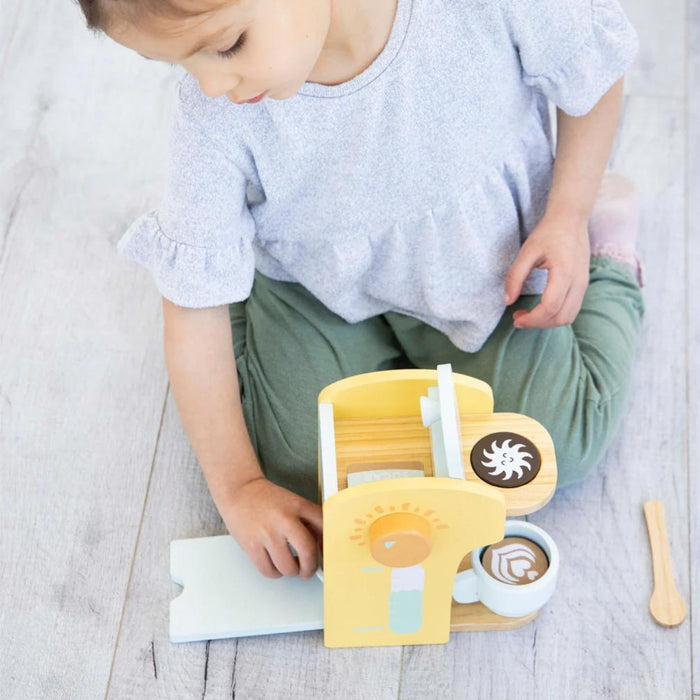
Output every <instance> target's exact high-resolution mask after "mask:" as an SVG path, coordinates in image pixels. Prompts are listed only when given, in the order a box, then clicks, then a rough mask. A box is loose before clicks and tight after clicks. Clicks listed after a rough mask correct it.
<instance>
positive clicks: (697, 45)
mask: <svg viewBox="0 0 700 700" xmlns="http://www.w3.org/2000/svg"><path fill="white" fill-rule="evenodd" d="M623 4H624V6H625V8H626V10H627V12H628V14H629V16H630V18H631V19H632V21H633V22H634V24H635V26H636V27H637V29H638V31H639V34H640V37H641V42H642V48H641V51H640V53H639V56H638V58H637V61H636V63H635V66H634V67H633V68H632V69H631V71H630V72H629V73H628V77H627V82H626V91H627V96H626V98H625V104H624V113H623V122H622V127H621V130H620V132H619V136H618V139H617V142H616V145H615V148H614V151H613V154H612V159H611V165H612V167H614V168H615V169H618V170H621V171H623V172H626V173H629V174H631V175H633V177H634V179H635V180H636V182H637V183H638V185H639V188H640V190H641V192H642V196H643V217H642V231H641V244H640V247H641V250H642V253H643V257H644V259H645V261H646V270H647V278H648V283H647V287H646V301H647V315H646V319H645V334H644V343H643V347H642V349H641V352H640V354H639V357H638V361H637V366H636V375H635V380H634V388H633V396H632V401H631V404H630V409H629V413H628V415H627V417H626V420H625V423H624V426H623V429H622V431H621V433H620V435H619V439H617V441H616V442H615V443H614V445H613V447H612V448H611V449H610V451H609V453H608V455H607V459H606V460H605V462H604V463H603V464H601V465H600V468H599V469H598V470H597V471H596V472H595V473H594V474H593V475H592V476H591V477H590V478H589V479H588V481H587V482H586V483H584V484H582V485H579V486H574V487H571V488H568V489H563V490H561V491H560V492H558V493H557V495H556V496H555V497H554V499H553V500H552V501H551V502H550V503H549V505H548V506H547V507H546V508H544V509H543V511H541V512H539V513H536V514H534V515H532V516H530V517H529V519H530V520H531V521H533V522H535V523H537V524H539V525H541V526H543V527H544V528H545V529H546V530H547V531H548V532H549V533H550V534H551V535H552V536H553V537H554V539H555V540H556V541H557V543H558V545H559V548H560V550H561V554H562V570H561V573H560V582H559V586H558V589H557V591H556V593H555V596H554V598H553V599H552V601H551V602H550V603H549V604H548V605H547V606H546V608H545V609H544V610H543V611H542V613H541V614H540V616H539V617H538V618H537V619H536V620H535V621H534V622H533V623H531V624H530V625H528V626H526V627H523V628H521V629H518V630H516V631H513V632H499V633H493V632H490V633H473V634H461V635H460V634H455V635H453V637H452V639H451V641H450V643H449V644H447V645H441V646H426V647H405V648H401V647H392V648H379V649H378V648H373V649H349V650H347V649H346V650H329V649H326V648H324V646H323V643H322V635H321V634H320V633H318V632H307V633H301V634H289V635H283V636H269V637H258V638H251V639H241V640H239V641H217V642H212V643H192V644H182V645H172V644H170V643H169V641H168V633H167V632H168V630H167V626H168V601H169V600H170V599H171V598H172V597H173V596H174V595H176V594H177V593H178V592H179V588H178V587H177V586H175V585H174V584H172V583H171V582H170V580H169V576H168V544H169V542H170V541H171V540H172V539H176V538H182V537H194V536H203V535H213V534H221V533H223V532H225V530H224V527H223V525H222V522H221V520H220V519H219V517H218V515H217V513H216V510H215V508H214V506H213V505H212V503H211V500H210V498H209V496H208V493H207V490H206V485H205V483H204V481H203V478H202V476H201V473H200V470H199V467H198V465H197V462H196V460H195V457H194V455H193V452H192V450H191V448H190V446H189V443H188V440H187V437H186V435H185V434H184V431H183V428H182V426H181V423H180V420H179V417H178V414H177V411H176V408H175V406H174V403H173V399H172V395H171V393H170V392H169V389H168V377H167V373H166V369H165V365H164V359H163V351H162V340H161V333H162V319H161V305H160V297H159V296H158V294H157V291H156V289H155V287H154V286H153V284H152V282H151V279H150V278H149V276H148V274H147V273H146V272H145V271H144V270H143V269H141V268H139V267H138V266H136V265H134V264H132V263H128V262H126V261H124V260H122V259H121V258H119V257H118V256H117V254H116V251H115V244H116V242H117V240H118V239H119V237H120V236H121V234H122V233H123V232H124V230H125V228H126V227H127V225H128V224H129V223H130V222H131V221H132V220H133V219H135V218H136V217H137V216H138V215H139V214H141V213H143V212H145V211H146V210H148V209H149V208H150V207H151V206H155V204H156V203H157V201H158V197H159V193H160V190H161V187H162V185H163V182H164V177H165V163H166V138H167V126H168V122H169V115H170V110H171V107H172V102H173V98H174V91H173V88H174V85H175V83H176V80H177V78H178V77H179V74H178V73H175V72H173V69H171V68H169V67H168V66H166V65H159V64H156V63H152V62H148V61H144V60H143V59H142V58H140V57H138V56H137V55H136V54H133V53H131V52H128V51H127V50H125V49H122V48H121V47H119V46H117V45H115V44H113V43H112V42H110V41H109V40H107V39H105V38H102V39H98V38H96V37H94V36H92V35H91V34H89V32H88V31H87V30H86V29H85V28H84V26H83V23H82V20H81V15H80V14H79V11H78V9H77V6H75V5H74V4H73V3H72V2H70V1H69V0H62V1H61V2H55V1H51V2H49V0H33V1H32V2H29V3H28V2H21V0H5V2H4V3H3V8H2V11H1V13H0V465H1V466H0V468H1V472H0V477H1V482H0V696H2V697H3V698H13V699H24V698H30V699H32V700H33V699H35V698H42V699H43V698H70V699H71V700H74V699H76V698H91V699H92V698H100V697H109V698H115V699H116V698H120V699H121V698H125V699H132V698H136V699H141V698H148V699H150V698H228V697H237V698H245V699H248V698H252V699H255V700H257V699H258V698H272V699H275V700H276V699H277V698H283V697H284V698H324V699H325V698H343V699H345V698H369V699H372V700H374V699H375V698H387V699H389V698H392V699H393V698H401V699H402V700H408V699H409V698H431V699H432V698H467V697H469V698H492V699H501V698H502V699H507V700H511V699H516V700H525V699H527V698H577V699H580V698H586V699H587V698H592V699H593V698H595V699H598V698H630V699H632V698H634V700H640V699H641V698H654V699H663V700H666V699H669V698H673V699H675V698H691V697H692V696H693V694H695V696H696V697H700V616H698V615H696V616H695V619H693V616H692V609H693V603H694V604H695V608H696V610H697V609H698V607H699V606H700V586H698V585H697V584H698V582H699V581H700V547H699V546H698V545H697V542H698V540H699V538H700V515H699V512H698V511H699V509H698V508H697V506H696V507H695V508H691V504H692V503H696V504H698V503H699V502H700V477H699V476H698V468H697V467H698V442H699V441H700V398H699V389H700V384H699V383H698V375H699V374H700V353H699V352H698V349H699V348H700V275H699V274H698V265H699V263H700V241H699V240H698V239H699V238H700V224H698V218H699V216H700V184H699V183H700V160H699V157H700V0H665V1H664V2H658V0H657V1H653V0H624V1H623ZM647 499H659V500H661V501H663V503H664V504H665V506H666V517H667V526H668V532H669V536H670V541H671V550H672V559H673V562H674V566H675V575H676V581H677V583H678V587H679V590H680V591H681V593H682V594H683V596H684V597H685V598H686V600H687V601H688V604H689V612H690V614H689V616H688V618H687V619H686V621H685V622H684V623H683V624H682V625H681V626H680V627H678V628H675V629H670V630H669V629H663V628H661V627H658V626H657V625H655V624H654V623H653V621H652V620H651V618H650V615H649V612H648V602H649V597H650V594H651V590H652V578H651V569H650V552H649V542H648V539H647V534H646V529H645V525H644V519H643V514H642V504H643V502H644V501H645V500H647ZM692 582H695V584H696V585H695V586H693V585H692ZM693 641H694V643H693ZM693 669H695V671H694V672H693Z"/></svg>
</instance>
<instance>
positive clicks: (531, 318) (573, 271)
mask: <svg viewBox="0 0 700 700" xmlns="http://www.w3.org/2000/svg"><path fill="white" fill-rule="evenodd" d="M623 80H624V78H621V79H620V80H618V82H616V83H615V84H614V85H613V86H612V87H611V88H610V90H608V92H606V93H605V95H603V97H602V98H601V99H600V101H599V102H598V103H597V104H596V105H595V107H593V109H592V110H591V111H590V112H588V114H585V115H584V116H582V117H572V116H569V115H568V114H566V113H565V112H563V111H562V110H561V109H559V108H557V152H556V158H555V161H554V172H553V175H552V187H551V190H550V193H549V198H548V200H547V211H546V212H545V215H544V216H543V217H542V220H541V221H540V222H539V224H538V225H537V226H536V227H535V229H534V230H533V231H532V233H531V234H530V235H529V236H528V238H527V239H526V240H525V243H523V246H522V248H521V249H520V253H519V254H518V257H517V258H516V260H515V262H514V263H513V265H512V267H511V269H510V271H509V273H508V276H507V278H506V286H505V289H506V295H505V303H506V304H511V303H513V302H514V301H515V300H516V299H517V298H518V296H519V295H520V291H521V289H522V286H523V283H524V282H525V279H526V278H527V276H528V275H529V274H530V272H531V271H532V269H533V268H534V267H539V268H544V269H546V270H549V280H548V282H547V287H546V289H545V291H544V294H543V295H542V299H541V301H540V303H539V304H538V305H537V306H536V307H535V308H534V309H532V310H531V311H526V310H520V311H516V312H515V313H514V314H513V320H514V322H515V325H516V327H518V328H545V327H551V326H561V325H567V324H569V323H571V322H572V321H573V320H574V319H575V318H576V316H577V314H578V312H579V310H580V309H581V301H582V299H583V295H584V293H585V291H586V288H587V286H588V265H589V256H590V247H589V242H588V219H589V217H590V214H591V211H592V210H593V204H594V202H595V198H596V195H597V193H598V189H599V187H600V183H601V180H602V177H603V172H604V170H605V165H606V163H607V160H608V157H609V156H610V151H611V149H612V145H613V141H614V139H615V133H616V131H617V126H618V122H619V119H620V111H621V106H622V86H623Z"/></svg>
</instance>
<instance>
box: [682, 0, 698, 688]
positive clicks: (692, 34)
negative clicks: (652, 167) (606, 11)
mask: <svg viewBox="0 0 700 700" xmlns="http://www.w3.org/2000/svg"><path fill="white" fill-rule="evenodd" d="M688 39H689V42H688V64H687V65H688V83H687V100H688V103H687V114H688V142H687V144H688V145H687V153H688V163H687V168H686V187H687V195H686V196H687V214H688V221H687V229H686V236H687V245H688V255H687V258H686V265H685V277H686V284H687V285H688V315H687V323H688V475H689V489H688V510H689V517H690V521H689V526H690V556H691V559H690V564H691V568H690V581H691V590H690V595H691V597H690V600H688V598H687V597H686V602H687V603H689V604H690V606H689V609H688V613H689V618H690V624H691V625H692V628H691V635H692V637H691V638H692V643H691V650H692V665H693V692H694V693H696V697H700V619H698V613H699V612H700V546H699V545H698V542H699V541H700V509H699V508H698V503H700V474H699V473H698V450H697V445H698V441H700V396H699V394H700V275H699V274H698V270H700V240H699V239H700V2H698V1H697V0H689V2H688ZM693 613H694V614H693Z"/></svg>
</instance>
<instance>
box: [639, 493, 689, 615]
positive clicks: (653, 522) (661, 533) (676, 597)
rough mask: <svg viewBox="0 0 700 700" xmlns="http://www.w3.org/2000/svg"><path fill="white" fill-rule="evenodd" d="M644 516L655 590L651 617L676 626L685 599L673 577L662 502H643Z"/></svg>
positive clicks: (683, 611) (651, 602)
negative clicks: (647, 531)
mask: <svg viewBox="0 0 700 700" xmlns="http://www.w3.org/2000/svg"><path fill="white" fill-rule="evenodd" d="M644 516H645V517H646V521H647V529H648V530H649V542H650V543H651V558H652V565H653V568H654V592H653V593H652V594H651V600H650V601H649V610H650V611H651V616H652V617H653V618H654V619H655V620H656V621H657V622H658V623H659V624H660V625H663V626H664V627H675V626H676V625H680V624H681V622H683V620H684V619H685V601H684V600H683V598H681V595H680V593H679V592H678V590H677V589H676V584H675V582H674V580H673V568H672V567H671V556H670V555H669V551H668V535H667V534H666V519H665V517H664V504H663V503H661V501H647V502H646V503H645V504H644Z"/></svg>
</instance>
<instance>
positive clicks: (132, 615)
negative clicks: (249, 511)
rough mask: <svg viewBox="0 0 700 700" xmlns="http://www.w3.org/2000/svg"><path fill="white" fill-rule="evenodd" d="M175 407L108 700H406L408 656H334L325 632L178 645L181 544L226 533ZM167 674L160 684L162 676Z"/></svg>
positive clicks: (363, 652)
mask: <svg viewBox="0 0 700 700" xmlns="http://www.w3.org/2000/svg"><path fill="white" fill-rule="evenodd" d="M225 532H226V529H225V526H224V524H223V522H222V521H221V519H220V518H219V515H218V513H217V512H216V509H215V507H214V505H213V503H212V501H211V498H210V496H209V493H208V491H207V487H206V483H205V481H204V478H203V476H202V473H201V470H200V468H199V466H198V464H197V460H196V458H195V456H194V454H193V453H192V451H191V448H190V446H189V442H188V440H187V436H186V434H185V432H184V430H183V428H182V425H181V422H180V420H179V417H178V414H177V411H176V408H175V406H174V402H172V401H171V400H169V401H168V405H167V410H166V415H165V419H164V422H163V428H162V431H161V439H160V441H159V447H158V453H157V456H156V461H155V467H154V471H153V479H152V482H151V487H150V490H149V498H148V503H147V506H146V511H145V515H144V520H143V529H142V532H141V537H140V541H139V548H138V553H137V558H136V561H135V565H134V571H133V576H132V579H131V585H130V588H129V593H128V599H127V604H126V607H125V611H124V619H123V622H122V627H121V631H120V636H119V640H118V647H117V652H116V655H115V663H114V669H113V673H112V679H111V683H110V687H109V692H108V696H109V697H112V698H130V697H167V698H171V697H174V698H179V697H194V696H197V697H204V694H205V692H206V697H208V698H210V697H211V698H218V697H231V693H232V690H234V686H235V693H236V696H237V697H241V698H255V699H256V700H258V699H260V700H263V699H265V698H270V699H271V700H277V699H278V698H281V697H289V698H295V699H296V698H300V699H301V698H318V697H323V698H324V699H325V698H330V699H334V698H338V700H341V699H342V700H344V699H345V698H347V697H348V692H349V689H352V695H353V697H363V698H387V700H388V699H389V698H391V699H393V698H395V697H396V696H397V691H398V682H399V669H400V660H401V649H400V648H397V647H391V648H384V649H382V648H379V649H376V648H375V649H326V648H325V647H324V646H323V634H322V633H321V632H303V633H296V634H282V635H269V636H264V637H251V638H243V639H239V640H237V641H236V640H218V641H216V642H210V643H207V642H192V643H183V644H171V643H170V642H169V641H168V618H167V615H168V605H169V601H170V599H171V598H172V597H174V595H176V594H178V593H179V592H180V588H179V587H178V586H175V585H174V584H172V583H171V582H170V580H169V576H168V570H169V567H168V549H169V543H170V541H171V540H173V539H180V538H187V537H200V536H205V535H206V536H209V535H217V534H223V533H225ZM156 676H157V677H156Z"/></svg>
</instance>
